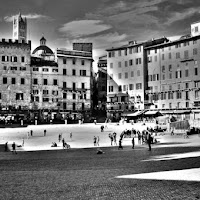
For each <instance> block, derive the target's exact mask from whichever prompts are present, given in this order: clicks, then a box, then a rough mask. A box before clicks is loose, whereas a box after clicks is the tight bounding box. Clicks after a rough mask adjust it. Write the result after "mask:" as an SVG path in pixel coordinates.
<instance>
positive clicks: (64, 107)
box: [63, 102, 67, 110]
mask: <svg viewBox="0 0 200 200" xmlns="http://www.w3.org/2000/svg"><path fill="white" fill-rule="evenodd" d="M63 109H64V110H66V109H67V103H66V102H64V103H63Z"/></svg>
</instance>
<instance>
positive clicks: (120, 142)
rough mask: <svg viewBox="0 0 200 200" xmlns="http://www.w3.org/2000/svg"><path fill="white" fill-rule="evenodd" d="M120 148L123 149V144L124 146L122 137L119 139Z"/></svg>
mask: <svg viewBox="0 0 200 200" xmlns="http://www.w3.org/2000/svg"><path fill="white" fill-rule="evenodd" d="M119 149H123V146H122V139H120V140H119V147H118V150H119Z"/></svg>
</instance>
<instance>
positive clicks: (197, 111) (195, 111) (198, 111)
mask: <svg viewBox="0 0 200 200" xmlns="http://www.w3.org/2000/svg"><path fill="white" fill-rule="evenodd" d="M192 112H194V113H200V110H199V109H197V110H192Z"/></svg>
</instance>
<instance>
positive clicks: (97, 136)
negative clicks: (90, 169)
mask: <svg viewBox="0 0 200 200" xmlns="http://www.w3.org/2000/svg"><path fill="white" fill-rule="evenodd" d="M99 141H100V139H99V136H97V142H96V143H97V146H99Z"/></svg>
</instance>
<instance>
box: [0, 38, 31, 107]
mask: <svg viewBox="0 0 200 200" xmlns="http://www.w3.org/2000/svg"><path fill="white" fill-rule="evenodd" d="M30 55H31V42H30V41H29V42H28V43H26V42H24V40H23V41H22V42H20V41H18V40H16V41H13V40H11V39H10V40H5V39H2V41H1V42H0V59H1V62H0V84H1V87H0V97H1V99H0V103H1V109H2V110H28V109H30V108H31V98H30V92H31V73H30V59H31V56H30Z"/></svg>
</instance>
